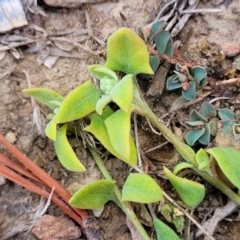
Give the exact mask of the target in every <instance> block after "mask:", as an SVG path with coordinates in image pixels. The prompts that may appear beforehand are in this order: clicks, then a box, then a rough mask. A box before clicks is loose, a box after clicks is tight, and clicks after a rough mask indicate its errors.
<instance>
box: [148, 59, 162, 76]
mask: <svg viewBox="0 0 240 240" xmlns="http://www.w3.org/2000/svg"><path fill="white" fill-rule="evenodd" d="M149 58H150V59H149V63H150V66H151V68H152V70H153V72H154V73H155V72H156V71H157V69H158V67H159V64H160V58H159V56H156V55H155V56H150V57H149Z"/></svg>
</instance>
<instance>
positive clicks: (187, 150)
mask: <svg viewBox="0 0 240 240" xmlns="http://www.w3.org/2000/svg"><path fill="white" fill-rule="evenodd" d="M135 91H136V90H135ZM133 103H134V104H135V105H136V106H137V107H139V108H140V109H141V110H142V111H143V112H144V114H143V115H144V116H145V117H146V118H148V119H149V120H150V121H151V122H152V123H153V124H154V125H155V127H157V128H158V129H159V130H160V131H161V132H162V134H163V135H164V137H165V138H166V139H167V140H168V141H169V142H171V143H172V144H173V145H174V147H175V148H176V150H177V151H178V152H179V154H180V155H181V156H182V157H183V158H184V159H185V160H186V161H187V162H189V163H191V164H193V165H194V167H195V171H197V172H198V174H199V175H201V176H202V177H203V178H204V179H205V180H206V181H208V182H209V183H210V184H212V185H213V186H214V187H216V188H217V189H219V190H220V191H222V192H223V193H224V194H226V195H227V196H228V197H229V198H230V199H231V200H233V201H234V202H236V203H237V204H239V205H240V197H239V196H238V195H237V194H236V193H235V192H233V191H232V190H231V189H230V188H229V187H228V186H227V185H226V184H225V183H223V182H222V181H221V180H220V179H219V178H216V179H215V178H213V177H212V176H210V175H209V174H208V173H207V172H203V171H199V170H197V163H196V160H195V153H194V151H193V149H192V148H191V147H189V146H188V145H186V144H185V143H183V142H182V141H181V140H180V139H179V138H178V137H177V136H176V135H175V134H174V133H173V132H172V131H171V130H170V129H169V128H167V127H166V126H165V125H164V123H163V122H160V121H159V119H158V118H157V116H156V115H155V114H154V113H153V112H152V110H151V109H150V107H149V106H148V104H147V103H146V102H144V101H143V100H142V99H141V98H140V94H139V92H138V93H135V95H134V99H133Z"/></svg>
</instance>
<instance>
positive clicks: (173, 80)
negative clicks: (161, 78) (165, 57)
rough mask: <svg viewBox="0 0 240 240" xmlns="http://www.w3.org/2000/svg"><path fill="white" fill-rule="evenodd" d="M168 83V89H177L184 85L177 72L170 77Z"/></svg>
mask: <svg viewBox="0 0 240 240" xmlns="http://www.w3.org/2000/svg"><path fill="white" fill-rule="evenodd" d="M166 85H167V90H173V89H177V88H180V87H181V86H182V85H181V82H180V81H179V80H178V76H177V75H176V74H174V75H172V76H170V77H168V79H167V83H166Z"/></svg>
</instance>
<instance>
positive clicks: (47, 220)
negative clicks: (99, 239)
mask: <svg viewBox="0 0 240 240" xmlns="http://www.w3.org/2000/svg"><path fill="white" fill-rule="evenodd" d="M32 233H33V234H34V235H35V236H36V237H37V238H38V239H40V240H60V239H61V240H62V239H68V240H75V239H78V238H79V237H80V236H81V235H82V233H81V231H80V228H79V227H77V226H76V225H75V223H74V222H73V221H72V220H71V219H69V218H68V217H66V216H61V217H54V216H52V215H48V214H45V215H43V216H42V217H41V218H40V219H39V220H38V222H37V223H36V224H35V226H34V228H33V229H32Z"/></svg>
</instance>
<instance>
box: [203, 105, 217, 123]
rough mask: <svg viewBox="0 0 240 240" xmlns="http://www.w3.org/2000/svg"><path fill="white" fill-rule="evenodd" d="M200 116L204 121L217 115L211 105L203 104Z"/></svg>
mask: <svg viewBox="0 0 240 240" xmlns="http://www.w3.org/2000/svg"><path fill="white" fill-rule="evenodd" d="M200 114H201V115H202V116H203V117H205V118H206V119H209V118H213V117H215V116H216V114H217V113H216V110H215V108H214V107H213V105H212V104H210V103H208V102H205V103H203V104H202V106H201V111H200Z"/></svg>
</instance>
